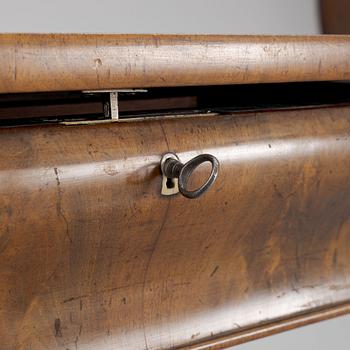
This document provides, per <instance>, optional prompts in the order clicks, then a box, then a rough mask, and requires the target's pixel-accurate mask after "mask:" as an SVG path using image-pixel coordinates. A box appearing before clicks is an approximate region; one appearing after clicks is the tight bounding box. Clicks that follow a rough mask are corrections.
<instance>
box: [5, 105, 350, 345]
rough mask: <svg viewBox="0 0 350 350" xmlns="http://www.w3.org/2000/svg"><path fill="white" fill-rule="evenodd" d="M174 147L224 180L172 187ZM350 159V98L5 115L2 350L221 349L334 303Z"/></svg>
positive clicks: (345, 244) (344, 262)
mask: <svg viewBox="0 0 350 350" xmlns="http://www.w3.org/2000/svg"><path fill="white" fill-rule="evenodd" d="M167 151H175V152H177V153H178V155H179V156H180V159H181V160H182V161H187V160H189V159H190V158H192V157H193V156H195V155H197V154H199V153H204V152H205V153H211V154H213V155H215V156H216V157H217V158H218V159H219V161H220V164H221V167H220V173H219V177H218V179H217V182H216V183H215V184H214V186H213V188H212V189H211V190H210V191H208V192H207V193H206V194H205V195H204V196H202V197H200V198H198V199H197V200H188V199H186V198H184V197H182V196H180V195H178V196H175V197H162V196H160V186H161V176H160V170H159V161H160V158H161V155H162V154H163V153H165V152H167ZM349 169H350V107H341V108H340V107H339V108H324V109H309V110H295V111H279V112H263V113H246V114H236V115H225V116H215V117H214V116H212V117H193V118H192V117H188V118H183V119H181V118H174V119H171V120H162V121H159V120H158V121H145V122H133V123H113V124H104V125H90V126H74V127H68V126H62V125H61V126H60V125H56V126H41V127H39V126H35V127H18V128H2V129H0V208H1V211H0V280H1V284H0V339H1V346H2V349H6V350H8V349H11V350H12V349H16V350H19V349H20V350H27V349H35V350H44V349H45V350H47V349H50V350H51V349H60V350H67V349H69V350H74V349H81V350H88V349H99V350H112V349H113V350H114V349H116V348H117V349H120V350H122V349H128V350H129V349H173V348H183V347H190V346H192V347H195V348H196V346H197V348H198V346H202V347H199V348H202V349H203V348H210V346H214V348H215V346H216V347H217V348H220V347H222V344H224V343H222V344H221V345H220V342H225V339H227V337H229V338H230V339H233V338H234V337H235V335H236V336H237V337H239V336H240V335H241V334H242V332H250V334H251V333H252V332H253V333H254V332H255V333H254V334H255V337H257V336H262V335H266V334H269V333H273V332H274V330H276V322H277V321H279V322H281V323H280V325H283V322H284V325H285V328H288V327H289V326H288V325H291V324H294V325H297V322H294V323H293V318H296V317H299V316H300V317H302V315H306V314H308V315H309V316H306V317H304V321H303V322H311V321H312V320H310V319H312V316H311V313H312V314H314V313H318V315H319V316H318V317H319V318H322V317H331V316H332V315H334V312H333V313H332V311H327V310H334V307H335V306H336V305H342V304H345V303H349V302H350V255H349V250H350V214H349V207H350V172H349ZM203 172H204V169H203V170H202V172H200V174H203ZM337 310H338V311H336V312H339V313H341V310H343V311H344V312H346V311H348V310H349V308H348V307H344V308H343V309H342V308H341V307H339V308H338V309H337ZM339 310H340V311H339ZM320 315H321V316H320ZM322 315H323V316H322ZM308 319H309V321H307V320H308ZM299 320H300V318H299ZM314 320H315V318H314ZM299 324H302V322H301V323H300V322H299ZM262 326H264V327H266V328H265V330H266V331H265V332H263V331H261V327H262ZM282 329H283V327H282V326H281V327H280V328H279V330H282ZM223 337H224V338H223ZM225 337H226V338H225ZM248 338H249V337H246V339H248ZM196 344H197V345H196ZM201 344H202V345H201ZM203 344H204V345H203ZM215 344H216V345H215ZM228 344H230V343H229V342H228V343H226V345H228ZM224 345H225V344H224ZM203 346H204V347H203ZM212 348H213V347H212Z"/></svg>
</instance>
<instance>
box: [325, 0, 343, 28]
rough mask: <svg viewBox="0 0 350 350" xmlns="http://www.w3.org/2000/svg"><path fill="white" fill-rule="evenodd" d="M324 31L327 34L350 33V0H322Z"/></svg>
mask: <svg viewBox="0 0 350 350" xmlns="http://www.w3.org/2000/svg"><path fill="white" fill-rule="evenodd" d="M321 14H322V25H323V31H324V33H326V34H350V1H349V0H321Z"/></svg>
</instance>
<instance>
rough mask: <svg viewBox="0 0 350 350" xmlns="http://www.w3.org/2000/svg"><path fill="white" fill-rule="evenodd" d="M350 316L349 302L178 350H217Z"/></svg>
mask: <svg viewBox="0 0 350 350" xmlns="http://www.w3.org/2000/svg"><path fill="white" fill-rule="evenodd" d="M346 314H350V302H347V303H345V304H340V305H337V306H334V307H330V308H326V309H320V310H317V311H315V312H313V313H307V314H299V315H297V316H294V317H291V318H289V319H283V320H278V321H276V322H272V323H268V324H264V325H260V326H258V327H254V328H250V329H247V330H243V331H241V332H235V333H229V334H226V335H222V336H219V337H217V338H214V339H210V340H205V341H202V342H200V343H195V344H191V345H188V346H181V347H178V348H176V349H178V350H180V349H181V350H219V349H227V348H228V347H231V346H235V345H239V344H242V343H246V342H248V341H251V340H256V339H260V338H264V337H267V336H269V335H273V334H277V333H281V332H285V331H288V330H291V329H294V328H298V327H301V326H306V325H309V324H312V323H317V322H320V321H324V320H328V319H331V318H335V317H338V316H343V315H346Z"/></svg>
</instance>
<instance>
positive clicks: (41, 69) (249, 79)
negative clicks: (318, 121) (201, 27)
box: [0, 34, 350, 93]
mask: <svg viewBox="0 0 350 350" xmlns="http://www.w3.org/2000/svg"><path fill="white" fill-rule="evenodd" d="M0 66H1V70H0V93H15V92H38V91H69V90H95V89H118V88H138V87H142V88H144V87H156V86H157V87H166V86H190V85H193V86H195V85H220V84H246V83H270V82H292V81H293V82H295V81H321V80H350V36H217V35H215V36H212V35H210V36H205V35H85V34H68V35H67V34H1V35H0Z"/></svg>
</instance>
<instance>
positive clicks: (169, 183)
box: [166, 177, 175, 188]
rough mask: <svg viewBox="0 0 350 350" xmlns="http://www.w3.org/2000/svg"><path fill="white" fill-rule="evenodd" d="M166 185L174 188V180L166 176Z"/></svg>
mask: <svg viewBox="0 0 350 350" xmlns="http://www.w3.org/2000/svg"><path fill="white" fill-rule="evenodd" d="M166 187H167V188H174V187H175V183H174V180H173V179H171V178H170V177H168V178H167V179H166Z"/></svg>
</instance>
